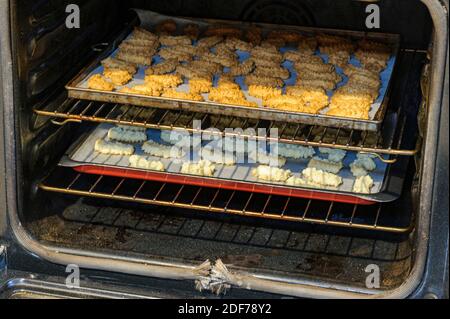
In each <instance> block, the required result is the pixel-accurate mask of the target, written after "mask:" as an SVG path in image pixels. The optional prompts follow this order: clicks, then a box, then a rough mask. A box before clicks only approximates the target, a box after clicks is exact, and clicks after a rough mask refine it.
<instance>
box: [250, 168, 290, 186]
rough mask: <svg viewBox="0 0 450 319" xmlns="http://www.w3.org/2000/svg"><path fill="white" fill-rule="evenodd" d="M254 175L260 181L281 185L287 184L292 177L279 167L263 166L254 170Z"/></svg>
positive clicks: (288, 172)
mask: <svg viewBox="0 0 450 319" xmlns="http://www.w3.org/2000/svg"><path fill="white" fill-rule="evenodd" d="M252 175H253V176H254V177H256V178H257V179H259V180H263V181H267V182H277V183H280V182H286V181H287V180H288V179H289V178H290V177H291V176H292V173H291V171H289V170H284V169H281V168H278V167H271V166H267V165H261V166H258V167H257V168H255V169H253V170H252Z"/></svg>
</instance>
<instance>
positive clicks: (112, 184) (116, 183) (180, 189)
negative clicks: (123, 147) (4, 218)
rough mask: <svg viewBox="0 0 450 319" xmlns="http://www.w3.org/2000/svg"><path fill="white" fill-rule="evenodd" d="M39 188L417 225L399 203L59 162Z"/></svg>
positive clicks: (341, 223)
mask: <svg viewBox="0 0 450 319" xmlns="http://www.w3.org/2000/svg"><path fill="white" fill-rule="evenodd" d="M39 188H40V189H41V190H43V191H48V192H54V193H60V194H66V195H73V196H83V197H92V198H98V199H108V200H117V201H125V202H132V203H138V204H145V205H154V206H162V207H171V208H179V209H187V210H193V211H196V212H203V213H210V214H227V215H237V216H244V217H251V218H262V219H268V220H281V221H285V222H300V223H308V224H314V225H323V226H333V227H340V228H347V229H362V230H369V231H378V232H388V233H397V234H403V233H409V232H410V231H411V230H412V228H413V216H412V214H411V212H404V213H401V212H400V211H399V210H398V209H396V208H395V205H396V204H395V203H390V204H382V203H379V204H376V205H371V206H362V205H353V204H342V203H336V202H332V201H331V202H328V201H318V200H313V199H300V198H294V197H289V196H271V195H264V194H257V193H251V192H240V191H231V190H223V189H212V188H206V187H198V186H187V185H178V184H170V183H162V182H148V181H142V180H134V179H127V178H119V177H110V176H105V175H90V174H83V173H78V172H76V171H74V170H72V169H68V168H64V167H57V168H56V169H55V171H54V172H53V173H52V174H51V175H50V176H49V177H47V178H46V179H45V180H44V181H43V182H42V183H40V184H39Z"/></svg>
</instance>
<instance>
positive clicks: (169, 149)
mask: <svg viewBox="0 0 450 319" xmlns="http://www.w3.org/2000/svg"><path fill="white" fill-rule="evenodd" d="M142 150H143V151H144V153H145V154H148V155H151V156H156V157H162V158H172V159H177V158H182V157H183V156H184V155H185V154H184V152H183V151H182V150H181V149H180V148H178V147H175V146H172V145H163V144H159V143H156V142H155V141H152V140H149V141H147V142H145V143H144V144H142Z"/></svg>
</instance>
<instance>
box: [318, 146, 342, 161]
mask: <svg viewBox="0 0 450 319" xmlns="http://www.w3.org/2000/svg"><path fill="white" fill-rule="evenodd" d="M319 151H320V153H322V154H328V159H329V160H330V161H332V162H335V163H339V162H342V161H343V160H344V158H345V156H347V152H346V151H344V150H339V149H333V148H324V147H321V148H319Z"/></svg>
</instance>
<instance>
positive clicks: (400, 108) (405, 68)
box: [34, 50, 424, 163]
mask: <svg viewBox="0 0 450 319" xmlns="http://www.w3.org/2000/svg"><path fill="white" fill-rule="evenodd" d="M423 59H424V52H423V51H419V50H401V51H400V53H399V57H398V65H399V66H398V68H399V71H398V74H399V75H400V76H401V77H402V79H401V81H400V80H398V81H394V83H393V84H394V85H393V92H394V93H393V96H392V97H391V101H390V110H389V111H388V114H387V115H386V120H385V123H383V126H382V128H381V130H380V131H378V132H371V131H360V130H355V129H340V128H329V127H324V126H317V125H305V124H296V123H283V122H276V121H265V120H256V119H245V118H239V117H231V116H220V115H211V114H206V113H202V112H201V110H199V112H189V111H178V110H161V109H158V108H149V107H140V106H132V105H123V104H114V103H101V102H93V101H85V100H76V99H67V100H66V101H65V102H64V103H62V104H60V105H58V106H57V107H56V109H52V110H50V109H46V108H42V109H34V112H35V113H36V114H37V115H39V116H46V117H50V118H52V119H53V120H52V122H53V123H54V124H57V125H64V124H67V123H70V122H78V123H81V122H83V121H86V122H96V123H112V124H123V125H133V126H140V127H146V128H150V129H158V130H185V131H188V132H191V133H193V132H195V133H198V132H204V131H205V130H206V129H208V128H210V127H214V128H218V129H219V130H220V131H221V132H220V133H219V132H218V131H214V132H213V131H208V133H210V134H220V135H222V136H230V137H236V136H239V137H242V138H255V139H265V140H266V141H267V142H276V141H278V142H281V143H288V144H298V145H303V146H312V147H327V148H336V149H342V150H346V151H355V152H367V153H373V154H385V155H392V156H394V159H391V161H390V162H391V163H392V162H395V157H396V156H414V155H415V154H416V153H417V149H415V148H414V149H402V148H401V139H402V133H403V129H404V124H405V123H404V121H405V113H406V112H405V109H407V108H408V101H407V99H406V98H405V96H407V94H406V93H407V90H408V88H409V83H410V82H411V81H410V77H411V76H412V75H413V74H414V70H416V68H415V67H412V65H413V66H419V68H420V66H421V61H422V60H423ZM394 80H395V79H394ZM55 119H63V121H60V122H59V121H56V120H55ZM195 120H198V121H200V123H201V124H200V125H198V126H195V127H194V121H195ZM234 127H239V128H242V130H244V131H245V130H246V129H249V128H253V129H255V130H257V129H260V128H264V129H266V134H265V135H264V134H263V135H262V136H255V135H248V134H246V133H236V132H225V131H224V129H225V128H234ZM272 128H277V129H278V136H276V137H272V136H270V134H269V132H270V130H271V129H272ZM380 159H381V160H383V158H381V156H380ZM387 162H388V163H389V161H387Z"/></svg>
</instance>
